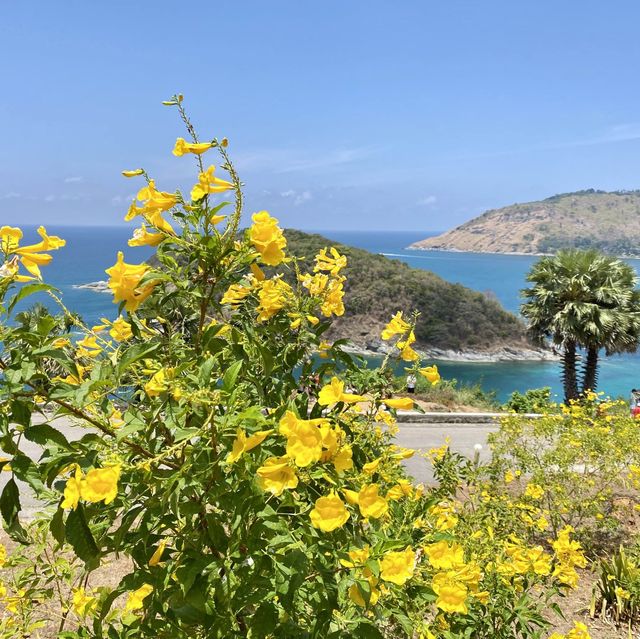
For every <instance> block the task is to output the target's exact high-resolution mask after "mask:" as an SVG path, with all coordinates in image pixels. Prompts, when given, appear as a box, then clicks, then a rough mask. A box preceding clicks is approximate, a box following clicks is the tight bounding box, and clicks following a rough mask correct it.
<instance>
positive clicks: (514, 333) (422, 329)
mask: <svg viewBox="0 0 640 639" xmlns="http://www.w3.org/2000/svg"><path fill="white" fill-rule="evenodd" d="M285 235H286V237H287V242H288V246H287V253H288V254H289V255H296V256H299V257H304V258H305V259H304V264H305V267H306V269H307V270H310V269H312V268H313V258H314V256H315V255H316V253H317V252H318V250H319V249H321V248H323V247H325V246H336V248H338V250H339V251H340V252H341V253H344V254H345V255H347V257H348V266H347V268H346V269H345V272H344V273H345V275H346V276H347V281H346V283H345V306H346V312H345V315H344V316H343V317H341V318H338V320H337V321H335V322H334V324H333V327H332V329H331V331H332V333H331V336H332V337H347V338H349V339H350V340H351V341H352V342H354V343H355V344H357V345H359V346H368V347H369V348H375V347H376V346H377V345H379V341H380V340H379V335H380V331H381V329H382V328H383V326H384V325H385V324H386V323H387V322H388V321H389V318H390V317H391V315H392V314H393V313H395V312H396V311H398V310H402V311H404V312H405V313H406V314H410V313H411V312H412V311H413V310H417V311H419V312H420V319H419V321H418V325H417V327H416V338H417V341H418V344H417V345H418V347H422V348H424V349H429V348H438V349H447V350H477V351H492V350H495V349H499V348H505V347H507V348H509V347H511V348H522V347H524V348H527V347H528V344H527V341H526V338H525V331H524V326H523V324H522V323H521V322H520V321H519V320H518V319H517V318H516V317H515V316H514V315H512V314H511V313H508V312H507V311H505V310H504V309H503V308H502V307H501V306H500V304H499V303H498V302H496V301H495V300H492V299H488V298H487V297H485V296H484V295H482V294H481V293H478V292H476V291H472V290H471V289H468V288H465V287H464V286H461V285H460V284H451V283H449V282H446V281H445V280H443V279H442V278H440V277H438V276H437V275H435V274H434V273H431V272H429V271H423V270H419V269H414V268H411V267H409V266H407V265H406V264H405V263H403V262H400V261H398V260H391V259H388V258H386V257H384V256H382V255H375V254H373V253H369V252H367V251H364V250H361V249H357V248H353V247H349V246H344V245H341V244H340V243H336V242H333V241H331V240H330V239H328V238H325V237H322V236H320V235H310V234H307V233H302V232H300V231H295V230H287V231H285ZM283 272H284V273H285V276H286V277H287V278H288V279H289V280H290V281H292V279H293V277H292V273H291V271H287V270H286V269H285V270H284V271H283Z"/></svg>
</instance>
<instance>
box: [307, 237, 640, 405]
mask: <svg viewBox="0 0 640 639" xmlns="http://www.w3.org/2000/svg"><path fill="white" fill-rule="evenodd" d="M318 232H319V233H322V234H323V235H326V236H327V237H329V238H331V239H335V240H336V241H339V242H342V243H344V244H348V245H351V246H357V247H360V248H364V249H366V250H368V251H371V252H374V253H382V254H383V255H386V256H387V257H390V258H392V259H398V260H401V261H403V262H406V263H407V264H409V266H412V267H414V268H420V269H424V270H429V271H433V272H434V273H437V274H438V275H440V276H441V277H443V278H444V279H446V280H448V281H450V282H457V283H460V284H463V285H464V286H468V287H469V288H473V289H475V290H478V291H481V292H484V293H488V294H490V295H494V296H495V297H496V298H497V299H498V300H499V301H500V303H501V304H502V305H503V306H504V307H505V308H506V309H507V310H509V311H511V312H513V313H516V314H518V313H519V305H520V298H519V292H520V289H521V288H523V287H524V286H525V284H526V283H525V275H526V273H527V272H528V271H529V269H530V268H531V265H532V264H533V263H534V262H535V261H536V260H537V259H538V258H536V257H534V256H527V255H491V254H481V253H456V252H449V251H414V250H406V247H407V246H408V245H409V244H411V243H412V242H416V241H417V240H421V239H424V238H425V237H427V236H428V235H429V234H427V233H420V232H361V231H318ZM432 235H434V234H432ZM628 262H629V263H630V264H631V265H632V266H634V268H635V269H636V271H638V272H640V260H628ZM437 364H438V368H439V369H440V371H441V373H442V375H443V376H444V377H446V378H448V379H451V378H455V379H457V380H459V381H462V382H465V383H471V384H474V383H480V385H481V386H482V387H483V388H484V389H485V390H493V391H495V392H496V394H497V397H498V399H500V400H505V399H507V398H508V397H509V395H510V394H511V393H512V392H513V391H515V390H518V391H520V392H524V391H525V390H527V389H528V388H539V387H541V386H550V387H551V389H552V392H553V393H554V394H555V395H556V399H558V400H559V399H560V398H561V396H562V384H561V382H560V378H559V364H558V363H556V362H496V363H475V362H468V363H466V362H465V363H461V362H437ZM637 387H640V356H638V355H637V354H624V355H614V356H612V357H607V358H603V359H602V364H601V367H600V377H599V390H602V391H604V392H605V393H607V394H608V395H610V396H612V397H617V396H624V397H626V396H627V395H628V394H629V390H630V389H631V388H637Z"/></svg>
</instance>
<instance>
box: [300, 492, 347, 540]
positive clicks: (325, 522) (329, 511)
mask: <svg viewBox="0 0 640 639" xmlns="http://www.w3.org/2000/svg"><path fill="white" fill-rule="evenodd" d="M310 517H311V524H312V525H313V527H314V528H319V529H320V530H322V531H323V532H331V531H332V530H336V529H337V528H341V527H342V526H344V524H346V523H347V521H348V519H349V511H348V510H347V508H346V506H345V505H344V502H343V501H342V500H341V499H340V497H338V495H336V493H335V492H330V493H329V495H327V496H326V497H320V498H319V499H317V500H316V503H315V508H314V509H313V510H312V511H311V513H310Z"/></svg>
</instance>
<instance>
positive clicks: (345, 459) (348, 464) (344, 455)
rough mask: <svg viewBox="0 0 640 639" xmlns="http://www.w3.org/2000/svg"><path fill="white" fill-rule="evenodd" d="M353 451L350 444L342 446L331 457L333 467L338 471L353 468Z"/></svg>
mask: <svg viewBox="0 0 640 639" xmlns="http://www.w3.org/2000/svg"><path fill="white" fill-rule="evenodd" d="M352 457H353V451H352V450H351V446H343V447H342V448H340V449H339V450H338V452H337V453H336V454H335V456H334V457H333V459H332V460H331V461H332V462H333V467H334V468H335V469H336V470H337V471H338V472H339V473H342V472H344V471H345V470H351V469H352V468H353V459H352Z"/></svg>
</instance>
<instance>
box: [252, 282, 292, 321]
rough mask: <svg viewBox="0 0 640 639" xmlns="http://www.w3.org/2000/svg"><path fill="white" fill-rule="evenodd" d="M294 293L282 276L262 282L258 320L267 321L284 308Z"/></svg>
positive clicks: (259, 292)
mask: <svg viewBox="0 0 640 639" xmlns="http://www.w3.org/2000/svg"><path fill="white" fill-rule="evenodd" d="M291 295H292V291H291V287H290V286H289V285H288V284H287V283H286V282H285V281H283V280H282V279H280V277H275V278H273V279H271V280H265V281H264V282H260V290H259V291H258V300H259V302H260V303H259V304H258V321H259V322H266V321H267V320H269V319H271V318H272V317H273V316H274V315H275V314H276V313H277V312H278V311H280V310H281V309H283V308H284V307H285V306H286V305H287V303H288V301H289V299H290V297H291Z"/></svg>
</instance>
